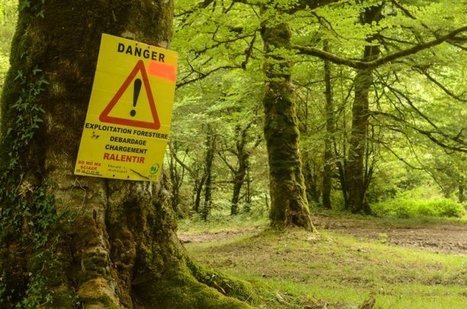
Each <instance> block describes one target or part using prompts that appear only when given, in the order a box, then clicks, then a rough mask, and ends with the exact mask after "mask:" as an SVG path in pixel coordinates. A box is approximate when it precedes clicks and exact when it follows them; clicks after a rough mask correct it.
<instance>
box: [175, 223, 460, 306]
mask: <svg viewBox="0 0 467 309" xmlns="http://www.w3.org/2000/svg"><path fill="white" fill-rule="evenodd" d="M209 228H210V227H207V229H209ZM235 228H239V227H235ZM184 233H190V232H189V231H184ZM193 233H195V234H196V232H193ZM186 247H187V249H188V251H189V252H190V254H191V256H192V257H194V259H195V260H197V261H199V262H201V263H202V264H205V265H209V266H210V267H212V268H214V269H216V270H220V271H222V272H224V273H226V274H228V275H233V276H236V277H239V278H241V279H245V280H248V281H250V282H252V283H254V284H255V286H257V287H258V289H259V290H260V291H261V292H260V294H261V295H262V301H261V302H260V303H258V304H256V305H257V306H258V307H260V308H304V307H305V308H306V307H307V306H308V308H322V307H324V305H327V308H357V307H358V305H359V304H362V303H363V302H364V301H365V300H366V299H368V298H370V297H374V298H375V299H376V306H375V308H465V304H466V303H467V292H466V289H465V285H466V283H467V271H466V269H467V265H466V264H467V259H466V257H465V256H455V255H447V254H436V253H428V252H423V251H419V250H414V249H407V248H401V247H396V246H390V245H385V244H382V243H379V242H377V241H359V240H357V239H355V238H353V237H350V236H346V235H341V234H336V233H332V232H321V233H320V234H319V235H315V234H310V233H307V232H304V231H301V230H291V231H287V232H276V231H271V230H268V229H266V228H265V227H264V230H263V231H259V232H258V231H257V232H256V234H255V235H253V236H251V235H250V236H245V235H243V236H238V237H233V238H232V237H231V238H228V239H223V240H215V241H208V242H202V243H189V244H187V245H186Z"/></svg>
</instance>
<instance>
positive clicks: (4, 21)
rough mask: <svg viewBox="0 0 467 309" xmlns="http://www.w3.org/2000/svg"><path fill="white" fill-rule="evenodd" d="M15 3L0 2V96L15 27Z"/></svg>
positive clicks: (4, 0) (9, 0)
mask: <svg viewBox="0 0 467 309" xmlns="http://www.w3.org/2000/svg"><path fill="white" fill-rule="evenodd" d="M16 15H17V1H16V0H2V1H1V2H0V94H1V92H2V88H3V82H4V79H5V76H6V72H7V71H8V68H9V61H8V60H9V54H10V42H11V39H12V38H13V33H14V30H15V27H16Z"/></svg>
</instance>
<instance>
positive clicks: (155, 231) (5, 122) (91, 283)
mask: <svg viewBox="0 0 467 309" xmlns="http://www.w3.org/2000/svg"><path fill="white" fill-rule="evenodd" d="M20 3H22V4H25V3H26V2H25V1H20ZM28 3H30V6H28V7H25V8H23V9H22V10H21V12H20V14H19V20H18V26H17V31H16V34H15V37H14V41H13V47H12V53H11V55H12V56H11V69H10V71H9V73H8V76H7V80H6V86H5V91H4V94H3V97H2V119H1V123H2V136H3V139H2V141H1V145H0V147H1V149H0V150H1V157H0V162H1V165H2V166H1V176H0V177H1V186H0V187H1V189H0V207H1V208H0V211H1V212H0V215H1V219H0V224H1V227H0V234H1V235H0V236H1V239H0V240H1V247H0V271H1V273H0V276H1V277H0V279H1V280H0V303H1V304H2V308H13V307H15V306H18V305H21V306H22V307H27V308H74V307H80V306H81V307H83V308H221V307H224V308H243V307H245V306H246V305H245V304H244V303H242V302H240V301H238V300H235V299H233V298H229V297H225V296H223V295H221V294H220V293H219V292H217V291H216V290H214V289H211V288H209V287H207V286H206V285H205V284H202V283H200V282H198V280H196V278H202V280H206V278H207V277H206V276H204V275H203V273H204V271H203V270H201V269H200V268H198V267H196V266H194V265H193V264H192V263H191V262H190V260H189V259H188V258H187V256H186V253H185V251H184V249H183V247H182V246H181V244H180V242H179V240H178V239H177V236H176V234H175V228H176V226H175V218H174V212H173V210H172V208H171V207H170V203H169V202H168V193H167V192H168V190H166V189H165V183H166V182H164V181H162V182H161V183H156V184H151V183H145V182H125V181H115V180H106V179H99V178H91V177H76V176H74V175H73V167H74V162H75V158H76V154H77V151H78V145H79V141H80V135H81V131H82V126H83V123H84V119H85V114H86V110H87V105H88V102H89V96H90V92H91V85H92V81H93V75H94V71H95V67H96V60H97V53H98V49H99V42H100V36H101V33H109V34H113V35H122V34H123V33H126V34H133V35H134V36H135V37H136V38H137V39H138V40H140V41H143V42H146V43H148V44H153V45H160V44H162V45H165V44H166V43H167V42H168V41H169V39H170V35H171V31H172V30H171V24H172V15H173V9H172V7H173V3H172V1H171V0H160V1H146V0H140V1H126V0H119V1H84V0H81V1H62V0H46V1H43V4H42V2H41V1H31V2H28ZM209 278H212V277H209ZM222 282H225V281H222ZM213 285H215V286H218V287H219V286H221V287H220V288H219V290H222V291H224V292H227V293H229V292H235V291H233V289H235V290H236V291H238V289H237V288H235V286H236V285H235V284H228V285H225V284H224V285H222V284H221V285H219V282H217V283H214V284H213ZM240 290H241V288H240ZM81 307H80V308H81Z"/></svg>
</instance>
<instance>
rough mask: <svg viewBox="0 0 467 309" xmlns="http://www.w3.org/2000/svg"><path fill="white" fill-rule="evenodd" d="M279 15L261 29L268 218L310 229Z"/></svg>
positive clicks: (284, 28)
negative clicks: (268, 194)
mask: <svg viewBox="0 0 467 309" xmlns="http://www.w3.org/2000/svg"><path fill="white" fill-rule="evenodd" d="M279 18H280V17H279V16H276V18H271V19H268V20H265V21H264V22H263V25H262V29H261V37H262V39H263V42H264V49H265V52H266V56H265V57H266V58H265V64H264V72H265V75H266V79H267V80H266V87H265V94H264V98H263V105H264V115H265V120H264V136H265V139H266V145H267V150H268V159H269V181H270V194H271V209H270V219H271V225H272V226H273V227H279V228H282V227H286V226H298V227H303V228H305V229H307V230H311V229H312V227H313V226H312V223H311V218H310V214H309V210H308V202H307V199H306V193H305V183H304V178H303V174H302V162H301V158H300V151H299V140H300V132H299V128H298V119H297V111H296V106H295V102H294V99H293V89H292V85H291V79H290V74H291V73H290V71H291V64H290V62H289V60H288V59H287V56H286V55H284V52H286V50H288V49H289V48H290V38H291V32H290V29H289V27H288V25H287V23H285V22H283V21H279V20H278V19H279Z"/></svg>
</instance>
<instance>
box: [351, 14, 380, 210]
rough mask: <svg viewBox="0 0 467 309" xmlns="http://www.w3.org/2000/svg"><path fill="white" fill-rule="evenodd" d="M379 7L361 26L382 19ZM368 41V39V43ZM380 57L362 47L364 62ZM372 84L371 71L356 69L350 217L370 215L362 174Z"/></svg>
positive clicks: (365, 177) (365, 175)
mask: <svg viewBox="0 0 467 309" xmlns="http://www.w3.org/2000/svg"><path fill="white" fill-rule="evenodd" d="M381 10H382V5H379V6H371V7H368V8H366V9H365V11H364V12H363V13H362V15H361V22H362V23H372V22H378V21H380V20H381V18H382V14H381ZM371 39H372V38H368V41H370V40H371ZM379 53H380V50H379V47H378V46H373V45H369V46H365V51H364V53H363V60H364V61H371V60H374V59H375V58H377V57H378V55H379ZM372 84H373V70H372V69H359V70H358V71H357V75H356V76H355V80H354V86H355V97H354V103H353V106H352V132H351V136H350V145H349V154H348V162H347V170H346V181H347V186H346V187H347V190H348V201H347V202H348V205H346V206H347V207H346V208H348V209H350V211H352V212H354V213H358V212H361V213H370V212H371V209H370V207H369V205H368V202H367V198H366V192H367V189H368V184H369V179H368V177H369V174H368V173H367V172H366V170H367V167H366V166H365V161H366V160H365V159H366V155H367V143H368V119H369V113H370V107H369V104H370V103H369V93H370V88H371V86H372Z"/></svg>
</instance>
